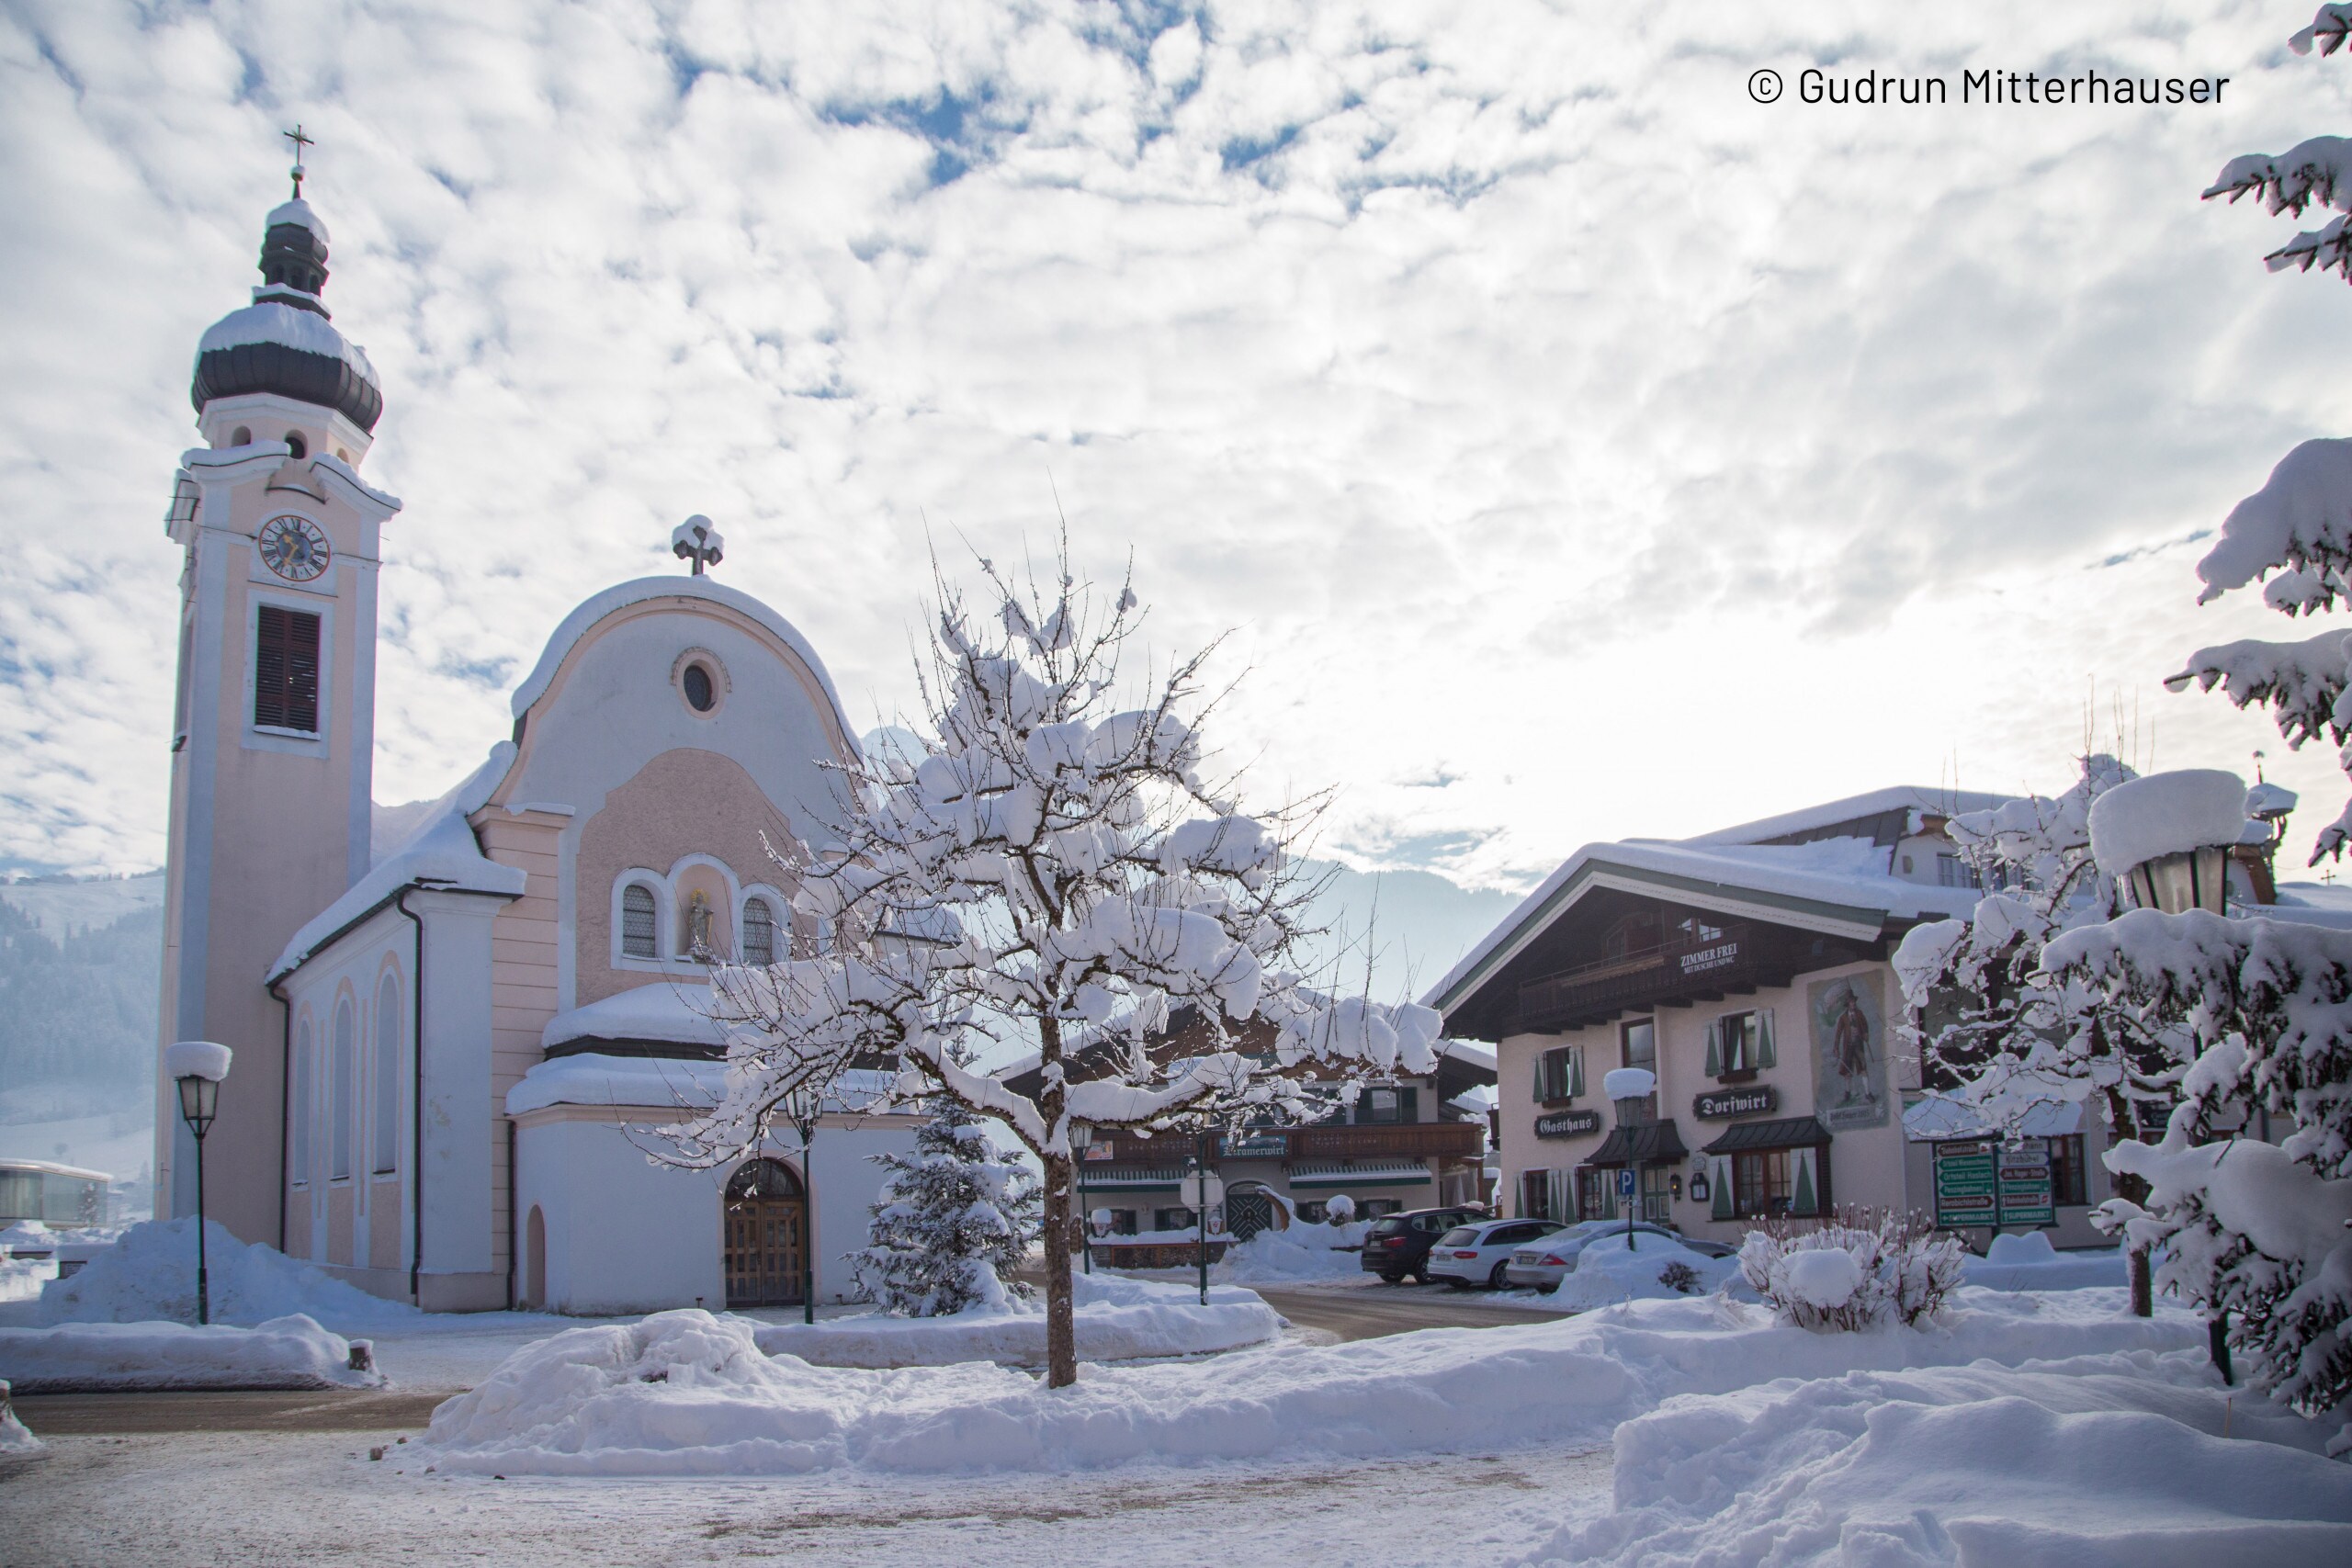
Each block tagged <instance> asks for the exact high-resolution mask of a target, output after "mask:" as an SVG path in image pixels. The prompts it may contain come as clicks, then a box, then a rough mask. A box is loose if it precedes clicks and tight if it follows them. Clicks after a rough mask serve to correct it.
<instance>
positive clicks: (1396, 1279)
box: [1380, 1274, 1405, 1285]
mask: <svg viewBox="0 0 2352 1568" xmlns="http://www.w3.org/2000/svg"><path fill="white" fill-rule="evenodd" d="M1380 1282H1381V1283H1382V1284H1384V1285H1401V1284H1403V1283H1404V1282H1405V1276H1404V1275H1402V1274H1383V1275H1382V1276H1381V1277H1380Z"/></svg>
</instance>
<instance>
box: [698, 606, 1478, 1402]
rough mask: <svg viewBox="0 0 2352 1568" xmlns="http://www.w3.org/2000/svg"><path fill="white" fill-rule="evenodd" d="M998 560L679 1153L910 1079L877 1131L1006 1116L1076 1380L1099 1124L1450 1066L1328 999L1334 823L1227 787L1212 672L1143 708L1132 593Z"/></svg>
mask: <svg viewBox="0 0 2352 1568" xmlns="http://www.w3.org/2000/svg"><path fill="white" fill-rule="evenodd" d="M982 566H983V570H984V572H985V575H986V577H987V581H988V584H989V597H990V603H989V609H988V613H987V614H986V615H976V614H974V613H973V612H972V611H971V609H970V608H969V607H968V606H967V604H965V602H964V601H963V600H962V598H961V597H960V596H959V595H957V594H956V592H954V591H952V590H951V589H949V588H948V587H947V586H946V585H945V584H944V582H943V583H941V584H940V590H939V612H938V615H937V617H936V620H935V622H934V624H933V630H932V636H931V639H930V648H929V649H928V657H927V659H926V660H924V661H923V662H922V664H921V665H920V666H919V671H918V673H919V675H920V677H921V681H920V684H921V689H922V696H923V704H924V709H925V717H926V726H925V728H927V730H928V733H927V735H925V736H924V737H923V739H922V753H921V754H920V755H908V756H881V755H876V756H867V757H864V758H862V759H860V760H859V761H856V762H854V764H851V765H850V766H848V767H846V768H845V769H843V770H842V784H843V785H844V788H843V791H842V795H843V799H844V801H845V803H846V804H845V806H844V808H843V811H842V821H841V822H840V823H839V824H838V825H837V832H836V836H837V840H838V847H837V848H836V850H835V851H833V852H831V853H829V854H827V855H825V856H824V857H821V858H820V859H817V860H815V861H813V862H808V863H794V864H791V865H788V866H787V867H786V873H787V874H788V876H789V877H790V879H792V880H793V881H795V882H796V883H797V891H796V893H795V896H794V910H795V914H796V926H797V928H799V929H801V930H802V931H805V932H809V933H813V934H812V935H809V936H805V937H803V938H801V939H798V940H797V949H796V952H795V953H794V955H793V956H792V957H791V958H790V959H789V960H788V961H787V962H786V963H783V964H777V965H775V966H773V967H769V968H757V969H753V968H743V967H741V966H730V965H721V966H719V967H718V969H717V970H716V971H715V973H714V977H713V983H714V987H715V989H716V994H717V997H718V1014H719V1016H720V1018H721V1019H722V1020H723V1021H725V1022H726V1023H728V1024H729V1026H730V1033H731V1042H732V1043H730V1046H729V1056H728V1072H727V1075H726V1084H725V1093H724V1095H723V1097H722V1099H721V1101H720V1103H719V1104H718V1105H717V1106H715V1107H714V1108H712V1109H711V1110H710V1111H708V1112H707V1113H706V1114H704V1115H703V1116H700V1117H698V1118H694V1119H690V1120H686V1121H683V1122H678V1123H676V1124H674V1125H673V1126H670V1127H667V1128H664V1129H662V1134H664V1135H665V1136H666V1137H667V1138H668V1140H669V1141H670V1144H671V1146H672V1157H673V1158H674V1159H675V1160H677V1161H678V1162H679V1163H683V1164H690V1165H702V1166H709V1165H718V1164H720V1163H723V1162H725V1161H728V1160H730V1159H732V1158H734V1157H737V1156H738V1155H739V1154H740V1153H741V1151H743V1150H745V1149H748V1148H750V1147H752V1146H754V1145H756V1142H757V1140H758V1139H759V1138H760V1137H761V1136H762V1135H763V1133H764V1131H765V1128H766V1127H767V1125H768V1123H769V1122H770V1121H771V1120H772V1119H773V1117H774V1116H775V1112H776V1110H777V1108H778V1107H779V1106H780V1105H781V1104H782V1103H783V1102H784V1100H786V1097H787V1096H788V1095H790V1094H791V1093H792V1092H793V1091H794V1090H795V1089H803V1088H814V1089H822V1088H823V1087H825V1086H827V1085H830V1084H831V1083H832V1082H834V1081H835V1079H836V1078H837V1077H839V1075H840V1074H841V1073H842V1071H843V1070H844V1069H845V1068H847V1067H849V1066H851V1065H852V1064H853V1063H859V1064H862V1065H866V1066H873V1065H876V1064H877V1063H878V1062H880V1061H881V1060H884V1059H887V1060H888V1061H889V1062H890V1063H892V1064H894V1065H895V1066H896V1068H897V1069H898V1071H897V1077H896V1079H895V1088H894V1089H889V1090H888V1091H886V1092H884V1093H883V1094H882V1095H881V1096H880V1098H879V1099H877V1100H875V1101H873V1102H872V1104H873V1106H874V1108H876V1109H880V1108H883V1107H886V1106H888V1105H891V1104H898V1103H906V1102H908V1101H911V1100H919V1099H922V1098H924V1097H927V1096H930V1095H933V1094H939V1093H944V1094H946V1095H948V1096H950V1097H952V1098H954V1099H955V1100H958V1101H960V1102H961V1103H962V1104H963V1105H965V1106H966V1107H967V1108H968V1109H969V1110H970V1111H973V1112H974V1113H975V1114H977V1115H979V1116H982V1117H986V1118H989V1119H991V1120H994V1121H996V1122H1001V1124H1002V1125H1003V1126H1005V1127H1006V1128H1007V1129H1008V1130H1009V1131H1010V1132H1011V1133H1012V1135H1013V1136H1014V1137H1015V1138H1016V1139H1018V1140H1019V1141H1020V1142H1021V1143H1022V1144H1023V1145H1024V1146H1025V1147H1027V1148H1028V1149H1029V1150H1030V1151H1031V1152H1032V1153H1034V1154H1035V1155H1036V1156H1038V1158H1039V1159H1040V1161H1041V1162H1042V1163H1043V1165H1044V1167H1045V1171H1046V1181H1045V1198H1046V1246H1047V1253H1048V1270H1047V1274H1048V1288H1047V1314H1048V1315H1047V1336H1048V1352H1049V1354H1048V1359H1049V1363H1050V1378H1051V1381H1052V1382H1054V1383H1055V1384H1056V1385H1057V1386H1059V1385H1061V1384H1064V1383H1067V1382H1069V1381H1070V1379H1071V1378H1072V1377H1074V1376H1075V1371H1074V1368H1075V1360H1074V1359H1073V1357H1072V1355H1071V1353H1070V1352H1071V1342H1070V1339H1069V1321H1068V1309H1069V1283H1068V1263H1069V1251H1068V1248H1069V1223H1070V1221H1071V1217H1072V1216H1071V1212H1070V1208H1069V1195H1070V1190H1071V1184H1070V1168H1071V1144H1070V1127H1071V1123H1072V1122H1088V1123H1090V1124H1091V1125H1092V1126H1094V1127H1096V1128H1099V1129H1103V1130H1107V1131H1116V1130H1122V1129H1125V1130H1129V1131H1134V1132H1138V1133H1147V1134H1148V1133H1149V1132H1151V1131H1155V1130H1159V1129H1162V1128H1167V1127H1170V1126H1172V1125H1176V1124H1178V1123H1179V1122H1182V1123H1186V1124H1197V1123H1199V1122H1202V1121H1204V1120H1206V1119H1224V1120H1227V1121H1238V1120H1241V1119H1244V1118H1247V1119H1250V1120H1252V1121H1262V1122H1290V1121H1298V1120H1304V1119H1306V1118H1308V1117H1309V1116H1311V1115H1313V1114H1315V1113H1317V1111H1320V1110H1321V1109H1322V1108H1323V1107H1324V1106H1325V1105H1326V1104H1328V1095H1327V1094H1324V1093H1322V1092H1320V1091H1319V1090H1318V1088H1317V1085H1316V1084H1315V1083H1314V1082H1313V1080H1315V1079H1317V1078H1318V1077H1319V1078H1330V1077H1360V1076H1363V1075H1366V1074H1386V1073H1392V1072H1397V1071H1403V1072H1407V1073H1421V1072H1430V1071H1433V1070H1434V1068H1435V1063H1436V1052H1435V1047H1436V1043H1437V1032H1438V1023H1439V1021H1438V1018H1437V1015H1436V1014H1434V1013H1432V1012H1430V1011H1429V1010H1426V1009H1421V1008H1414V1007H1397V1008H1386V1007H1379V1006H1374V1005H1373V1004H1371V1003H1370V1002H1368V1001H1366V1000H1364V999H1363V998H1354V999H1345V1000H1339V1001H1334V1000H1332V999H1331V998H1329V997H1327V996H1325V995H1323V994H1321V993H1319V992H1317V991H1316V990H1313V989H1311V988H1310V987H1308V986H1307V984H1306V979H1305V977H1304V976H1302V975H1301V974H1300V973H1299V969H1300V967H1301V964H1300V960H1301V955H1302V953H1303V952H1304V942H1305V940H1306V938H1307V937H1309V936H1311V935H1313V934H1314V931H1313V928H1312V926H1311V924H1310V919H1311V916H1310V914H1309V906H1310V903H1311V900H1312V899H1313V898H1314V897H1315V895H1316V894H1317V891H1318V890H1319V887H1320V881H1319V879H1318V878H1317V877H1316V876H1314V875H1312V874H1309V873H1308V872H1307V870H1306V867H1305V865H1304V864H1303V863H1302V861H1301V860H1300V858H1299V857H1298V856H1297V855H1296V854H1295V852H1294V846H1295V844H1297V843H1298V842H1299V841H1300V840H1301V838H1302V836H1303V834H1304V832H1305V830H1306V828H1307V827H1308V826H1309V825H1310V824H1311V823H1312V821H1313V819H1314V817H1315V813H1316V811H1317V809H1318V808H1319V804H1320V803H1319V801H1315V800H1309V801H1307V802H1305V803H1299V804H1295V805H1293V806H1290V807H1284V808H1282V809H1279V810H1275V811H1272V812H1264V813H1258V814H1250V813H1248V812H1245V811H1243V810H1242V809H1241V807H1239V806H1238V803H1237V802H1236V800H1235V799H1234V791H1233V789H1232V787H1231V785H1230V783H1229V782H1228V781H1218V782H1212V781H1210V780H1208V779H1207V778H1205V777H1204V766H1205V764H1204V756H1205V752H1204V748H1203V745H1202V741H1201V739H1200V722H1201V719H1202V716H1204V714H1205V713H1206V712H1207V711H1208V710H1209V709H1210V708H1211V707H1213V705H1214V704H1213V702H1212V701H1211V700H1210V699H1209V698H1207V697H1206V696H1205V695H1204V693H1203V691H1202V689H1201V671H1202V663H1203V656H1199V655H1196V656H1194V657H1193V658H1190V659H1185V660H1179V661H1178V662H1177V663H1176V664H1175V665H1174V666H1173V667H1172V668H1171V669H1170V670H1168V671H1166V672H1165V673H1162V674H1159V675H1157V676H1153V675H1149V674H1147V676H1146V677H1145V679H1144V681H1143V682H1141V684H1142V688H1143V694H1144V696H1145V697H1146V700H1145V701H1143V702H1142V703H1140V704H1138V705H1132V706H1128V705H1121V704H1120V703H1119V702H1118V700H1117V696H1118V694H1119V692H1120V691H1121V688H1122V671H1121V669H1120V660H1121V656H1122V654H1123V652H1124V650H1125V647H1126V645H1127V643H1128V641H1129V640H1130V638H1131V637H1133V636H1134V634H1135V631H1136V625H1137V621H1138V615H1137V609H1136V597H1135V594H1134V592H1133V590H1132V588H1131V587H1130V586H1128V585H1127V584H1125V583H1122V584H1121V585H1120V587H1119V589H1118V591H1117V592H1116V594H1115V596H1112V595H1102V596H1097V595H1095V594H1093V593H1091V592H1090V591H1089V590H1087V589H1084V588H1081V587H1080V586H1078V585H1077V584H1076V583H1075V582H1074V581H1073V579H1072V577H1071V575H1070V573H1069V569H1068V566H1067V562H1066V561H1065V562H1064V563H1063V565H1062V570H1060V572H1059V573H1058V576H1057V580H1056V581H1054V582H1053V583H1052V585H1051V588H1050V592H1038V591H1037V588H1036V586H1035V583H1034V582H1032V583H1031V584H1030V585H1029V587H1028V589H1027V591H1026V592H1020V591H1017V590H1016V589H1015V587H1014V586H1013V585H1012V584H1011V583H1009V582H1008V581H1006V580H1005V579H1004V578H1003V577H1001V575H999V574H998V573H997V572H996V571H995V570H994V569H993V568H992V567H990V566H989V565H988V563H986V562H983V563H982ZM1180 1011H1181V1013H1182V1022H1183V1024H1184V1027H1183V1029H1182V1031H1181V1032H1179V1033H1177V1034H1175V1035H1171V1033H1170V1026H1171V1024H1172V1023H1175V1022H1177V1021H1178V1015H1179V1013H1180ZM1180 1040H1181V1042H1182V1043H1181V1044H1179V1043H1178V1042H1179V1041H1180ZM1009 1058H1011V1059H1012V1065H1010V1066H1003V1065H1000V1066H976V1065H973V1064H980V1063H996V1064H1004V1063H1006V1062H1007V1061H1008V1059H1009ZM1016 1086H1018V1087H1016Z"/></svg>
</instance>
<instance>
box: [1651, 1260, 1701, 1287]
mask: <svg viewBox="0 0 2352 1568" xmlns="http://www.w3.org/2000/svg"><path fill="white" fill-rule="evenodd" d="M1657 1282H1658V1283H1659V1284H1661V1285H1664V1286H1665V1287H1666V1288H1667V1289H1668V1290H1669V1291H1673V1292H1677V1293H1678V1294H1680V1295H1685V1296H1687V1295H1689V1294H1690V1293H1691V1292H1693V1291H1695V1290H1697V1289H1698V1288H1699V1271H1698V1270H1697V1269H1693V1268H1691V1265H1689V1264H1688V1263H1685V1262H1683V1261H1682V1260H1681V1259H1680V1258H1676V1259H1675V1260H1674V1261H1673V1262H1671V1263H1668V1265H1667V1266H1666V1267H1665V1268H1663V1269H1659V1270H1658V1271H1657Z"/></svg>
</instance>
